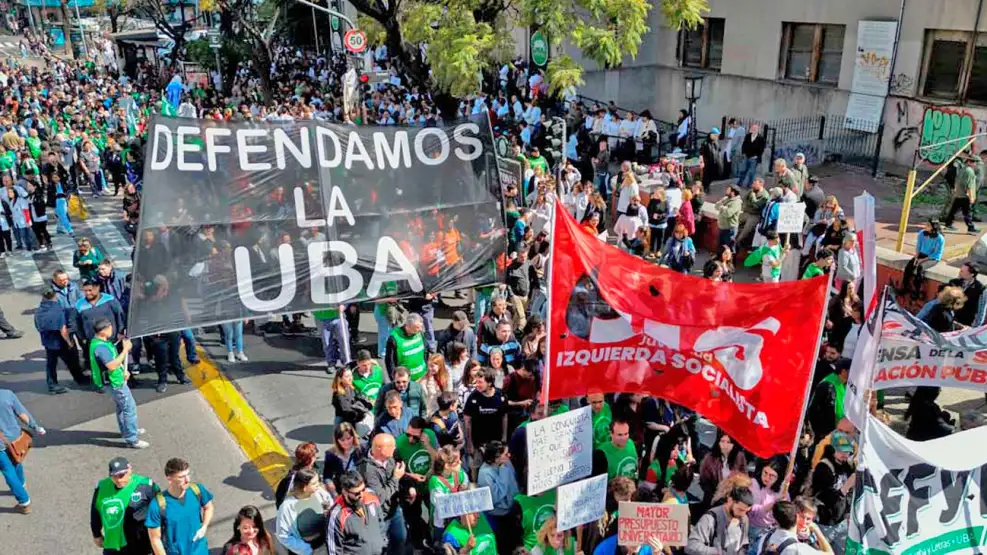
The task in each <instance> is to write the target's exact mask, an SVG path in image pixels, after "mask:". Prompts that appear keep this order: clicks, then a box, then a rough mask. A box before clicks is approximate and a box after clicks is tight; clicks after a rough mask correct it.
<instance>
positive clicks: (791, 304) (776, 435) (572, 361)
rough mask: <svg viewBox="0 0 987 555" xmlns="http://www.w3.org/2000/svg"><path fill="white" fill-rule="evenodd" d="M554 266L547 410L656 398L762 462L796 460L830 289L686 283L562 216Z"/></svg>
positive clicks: (821, 283) (805, 284) (801, 284)
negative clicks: (599, 398) (792, 455)
mask: <svg viewBox="0 0 987 555" xmlns="http://www.w3.org/2000/svg"><path fill="white" fill-rule="evenodd" d="M550 260H551V264H552V268H551V279H550V288H551V291H550V296H549V302H550V305H549V306H550V315H549V329H548V335H549V339H548V358H549V360H548V365H547V369H546V374H545V388H546V392H547V396H548V398H549V399H562V398H567V397H576V396H581V395H585V394H587V393H594V392H601V393H610V392H613V393H617V392H627V393H641V394H646V395H654V396H657V397H660V398H662V399H667V400H669V401H671V402H674V403H678V404H680V405H683V406H685V407H687V408H689V409H692V410H695V411H696V412H698V413H700V414H702V415H703V416H705V417H706V418H708V419H709V420H710V421H712V422H713V423H714V424H716V425H717V426H718V427H719V428H721V429H723V430H724V431H725V432H726V433H728V434H730V436H732V437H733V438H735V439H736V440H737V441H738V442H739V443H740V444H741V445H743V446H744V447H746V448H747V449H748V450H750V451H751V452H753V453H754V454H755V455H757V456H761V457H767V456H771V455H774V454H777V453H788V452H789V451H791V449H792V445H793V444H794V442H795V437H796V434H797V433H798V428H799V420H800V419H801V418H802V412H803V406H804V397H805V394H806V388H807V384H808V383H809V379H810V377H811V375H812V369H813V367H814V364H815V360H816V343H817V340H818V338H819V335H820V333H821V331H822V330H821V326H822V324H823V319H822V315H823V311H824V310H825V306H826V288H827V279H828V278H827V277H825V276H823V277H818V278H814V279H810V280H801V281H796V282H786V283H778V284H763V283H748V284H733V283H719V282H714V281H711V280H708V279H702V278H698V277H692V276H685V275H682V274H680V273H677V272H674V271H671V270H668V269H665V268H660V267H658V266H657V265H654V264H650V263H648V262H645V261H644V260H642V259H640V258H637V257H634V256H631V255H629V254H627V253H624V252H622V251H620V250H619V249H617V248H615V247H613V246H610V245H607V244H605V243H603V242H601V241H600V240H599V239H597V238H596V237H595V236H592V235H589V234H588V233H587V232H586V231H584V230H583V229H581V228H579V227H578V226H577V225H576V223H575V221H574V220H573V219H572V217H571V216H570V215H569V214H567V213H566V212H565V211H564V210H557V211H556V217H555V224H554V229H553V233H552V254H551V258H550Z"/></svg>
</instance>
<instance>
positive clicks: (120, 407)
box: [89, 319, 148, 449]
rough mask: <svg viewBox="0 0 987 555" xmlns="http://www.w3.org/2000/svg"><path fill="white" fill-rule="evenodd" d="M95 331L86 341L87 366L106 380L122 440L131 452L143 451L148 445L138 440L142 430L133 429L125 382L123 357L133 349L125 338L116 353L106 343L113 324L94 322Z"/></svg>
mask: <svg viewBox="0 0 987 555" xmlns="http://www.w3.org/2000/svg"><path fill="white" fill-rule="evenodd" d="M95 329H96V334H95V335H94V336H93V338H92V340H91V341H90V342H89V364H90V367H91V368H92V370H93V376H94V378H95V377H96V376H97V375H99V376H104V375H105V376H106V377H107V381H108V382H109V384H110V389H111V390H112V393H113V403H114V404H115V405H116V413H117V424H119V426H120V435H122V436H123V439H124V441H126V442H127V445H128V446H130V447H133V448H134V449H144V448H145V447H147V446H148V443H147V442H146V441H143V440H141V439H140V438H139V437H138V436H140V434H142V433H143V432H144V430H142V429H140V428H138V427H137V403H135V402H134V396H133V395H132V394H131V393H130V388H129V387H128V386H127V380H129V379H130V372H129V371H128V370H127V355H129V354H130V350H131V349H132V348H133V346H132V345H131V343H130V340H129V339H124V340H123V351H122V352H118V351H117V348H116V345H114V344H113V342H112V341H111V340H110V339H111V338H112V337H113V324H111V323H110V321H109V320H105V319H101V320H97V321H96V326H95ZM100 386H102V383H100Z"/></svg>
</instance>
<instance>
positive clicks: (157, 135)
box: [151, 123, 174, 170]
mask: <svg viewBox="0 0 987 555" xmlns="http://www.w3.org/2000/svg"><path fill="white" fill-rule="evenodd" d="M162 138H163V139H164V141H163V142H162ZM159 144H163V145H164V147H165V149H164V151H165V155H164V160H158V158H157V154H158V150H159V148H158V145H159ZM173 149H174V145H173V144H172V140H171V129H169V128H168V126H167V125H161V124H160V123H159V124H157V125H155V126H154V148H152V149H151V169H152V170H164V169H168V166H169V165H170V164H171V156H172V153H173Z"/></svg>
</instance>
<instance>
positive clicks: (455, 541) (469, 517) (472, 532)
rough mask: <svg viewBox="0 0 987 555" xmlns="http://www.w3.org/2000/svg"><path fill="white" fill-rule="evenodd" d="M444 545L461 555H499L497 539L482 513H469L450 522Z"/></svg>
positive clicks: (443, 540) (443, 539)
mask: <svg viewBox="0 0 987 555" xmlns="http://www.w3.org/2000/svg"><path fill="white" fill-rule="evenodd" d="M442 543H444V544H446V545H447V546H449V547H451V548H452V550H453V551H454V552H456V553H459V555H497V539H496V538H495V537H494V533H493V529H491V528H490V523H489V522H487V517H485V516H484V515H483V514H482V513H468V514H465V515H463V516H461V517H459V518H458V519H456V520H453V521H452V522H450V523H449V526H447V527H446V531H445V535H443V536H442Z"/></svg>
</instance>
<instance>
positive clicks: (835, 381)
mask: <svg viewBox="0 0 987 555" xmlns="http://www.w3.org/2000/svg"><path fill="white" fill-rule="evenodd" d="M822 381H824V382H826V383H828V384H831V385H832V386H833V391H834V392H836V407H835V408H836V421H837V422H839V421H840V420H842V419H843V397H844V396H845V395H846V384H845V383H843V382H841V381H840V376H839V375H838V374H830V375H828V376H826V377H825V378H823V380H822Z"/></svg>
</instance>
